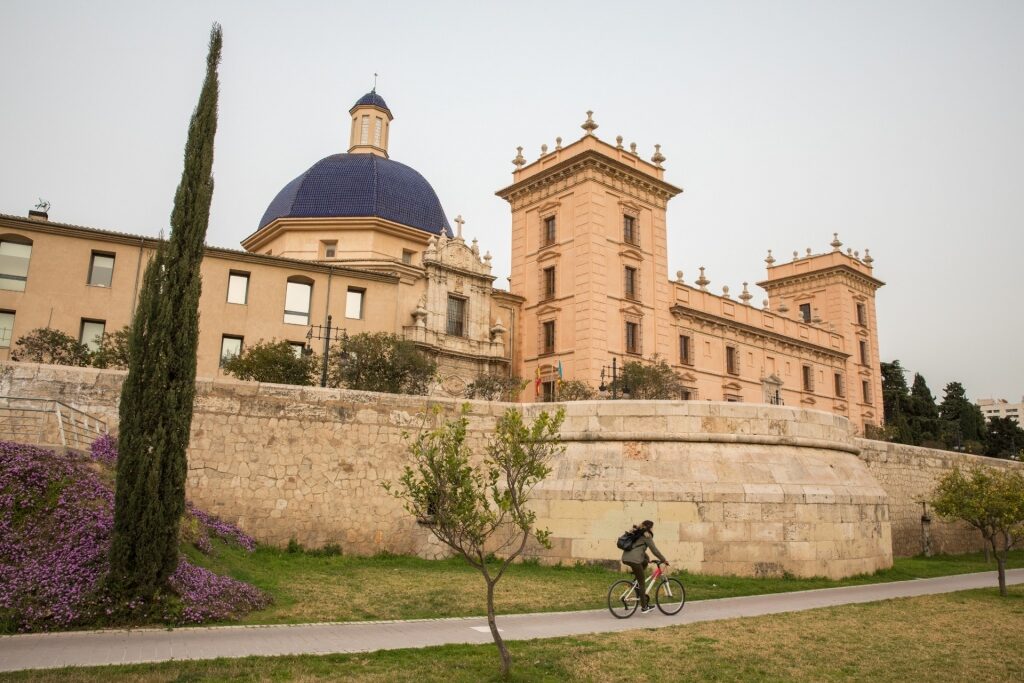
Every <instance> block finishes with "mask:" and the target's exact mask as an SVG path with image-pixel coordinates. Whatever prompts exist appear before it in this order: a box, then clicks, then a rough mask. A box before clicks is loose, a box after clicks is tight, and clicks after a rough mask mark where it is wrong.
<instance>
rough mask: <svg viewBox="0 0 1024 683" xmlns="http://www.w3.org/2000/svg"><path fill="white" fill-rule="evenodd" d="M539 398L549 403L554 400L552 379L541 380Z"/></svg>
mask: <svg viewBox="0 0 1024 683" xmlns="http://www.w3.org/2000/svg"><path fill="white" fill-rule="evenodd" d="M540 387H541V392H542V393H541V400H542V401H544V402H545V403H551V402H552V401H554V400H555V382H554V381H553V380H551V381H547V382H541V383H540Z"/></svg>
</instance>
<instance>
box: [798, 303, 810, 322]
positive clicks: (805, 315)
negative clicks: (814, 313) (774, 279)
mask: <svg viewBox="0 0 1024 683" xmlns="http://www.w3.org/2000/svg"><path fill="white" fill-rule="evenodd" d="M800 319H801V320H803V321H804V322H805V323H809V322H811V305H810V304H800Z"/></svg>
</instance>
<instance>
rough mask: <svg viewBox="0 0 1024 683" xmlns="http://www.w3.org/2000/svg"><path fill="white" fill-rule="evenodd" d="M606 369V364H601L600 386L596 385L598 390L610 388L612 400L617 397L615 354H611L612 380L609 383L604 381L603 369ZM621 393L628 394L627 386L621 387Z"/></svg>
mask: <svg viewBox="0 0 1024 683" xmlns="http://www.w3.org/2000/svg"><path fill="white" fill-rule="evenodd" d="M607 369H608V366H607V365H605V366H603V367H602V368H601V386H599V387H598V390H599V391H608V390H609V389H611V392H612V400H613V401H614V400H616V399H617V398H618V396H617V395H616V394H617V392H618V390H619V381H618V380H619V368H618V358H616V357H615V356H612V381H611V384H606V383H605V381H604V373H605V371H606V370H607ZM622 393H623V394H628V393H629V387H622Z"/></svg>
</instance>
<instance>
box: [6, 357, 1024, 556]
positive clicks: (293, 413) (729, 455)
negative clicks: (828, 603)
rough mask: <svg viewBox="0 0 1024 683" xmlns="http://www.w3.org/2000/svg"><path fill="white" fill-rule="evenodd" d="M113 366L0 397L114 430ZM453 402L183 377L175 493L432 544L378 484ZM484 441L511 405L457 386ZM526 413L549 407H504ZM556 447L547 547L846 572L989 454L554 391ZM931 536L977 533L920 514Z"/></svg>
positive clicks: (770, 411)
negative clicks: (559, 446) (191, 406)
mask: <svg viewBox="0 0 1024 683" xmlns="http://www.w3.org/2000/svg"><path fill="white" fill-rule="evenodd" d="M123 377H124V373H123V372H120V371H116V370H97V369H94V368H68V367H58V366H47V365H35V364H25V363H0V396H24V397H36V398H51V399H56V400H60V401H62V402H64V403H67V404H69V405H71V406H74V407H76V408H78V409H80V410H84V411H86V412H88V413H90V414H92V415H94V416H96V417H99V418H100V419H103V420H105V421H106V422H107V424H108V426H109V427H110V429H111V430H114V431H116V428H117V422H118V415H117V412H118V401H119V394H120V387H121V383H122V381H123ZM462 403H463V402H462V401H457V400H435V399H428V398H425V397H414V396H395V395H387V394H372V393H365V392H352V391H343V390H337V389H319V388H309V387H307V388H300V387H285V386H279V385H261V384H254V383H241V382H231V381H220V380H218V381H205V380H203V381H200V382H198V383H197V395H196V403H195V416H194V419H193V432H192V441H191V446H190V449H189V473H188V495H189V498H190V499H191V500H193V501H194V502H195V503H196V504H198V505H199V506H200V507H203V508H205V509H207V510H209V511H210V512H213V513H215V514H218V515H220V516H221V517H223V518H224V519H226V520H229V521H232V522H236V523H238V524H239V525H240V526H242V528H244V529H246V530H247V531H248V532H249V533H251V534H253V535H254V536H256V537H257V538H258V539H259V540H260V541H263V542H266V543H274V544H282V545H283V544H285V543H287V542H288V540H289V539H292V538H295V539H296V540H298V541H299V542H301V543H303V544H304V545H307V546H310V547H316V546H320V545H324V544H327V543H338V544H340V545H341V546H342V547H343V549H344V551H345V552H347V553H352V554H362V555H365V554H372V553H375V552H377V551H379V550H389V551H392V552H401V553H415V554H419V555H422V556H426V557H436V556H439V555H441V554H443V553H444V549H443V548H441V547H439V546H438V544H437V543H436V541H434V540H433V538H432V536H431V535H430V533H429V530H428V529H427V528H425V527H423V526H422V525H420V524H418V523H417V522H416V521H415V520H413V519H412V518H411V517H410V516H409V515H408V514H407V513H406V512H405V511H404V510H403V509H402V506H401V504H400V503H399V502H398V501H396V500H394V499H392V498H389V497H388V496H387V495H386V494H385V492H384V491H383V490H382V489H381V487H380V482H381V481H382V480H396V479H397V478H398V477H399V476H400V474H401V472H402V468H403V467H404V465H405V462H406V456H405V453H406V447H405V443H404V441H403V435H404V434H405V433H408V432H412V431H415V430H416V429H418V428H419V427H420V425H421V424H422V420H423V417H422V416H423V415H424V414H425V413H427V412H428V410H429V408H430V407H431V406H433V405H438V406H440V407H441V410H442V412H443V414H444V415H448V416H451V415H454V414H456V412H457V411H458V409H459V406H460V405H461V404H462ZM470 406H471V408H470V415H469V422H470V424H469V438H470V441H471V443H472V444H473V445H474V446H481V445H482V444H483V443H484V441H485V439H486V438H487V437H488V436H489V434H491V433H492V432H493V429H494V424H495V421H496V419H497V417H498V416H499V415H500V414H501V412H502V411H503V410H505V409H507V408H508V407H509V404H499V403H485V402H471V403H470ZM518 407H519V408H520V409H522V410H523V411H524V413H525V414H526V415H527V416H531V415H535V414H536V413H537V412H539V411H540V410H543V409H545V408H549V409H550V407H551V406H546V405H543V404H524V405H520V406H518ZM566 411H567V417H566V422H565V425H564V426H563V434H562V436H563V442H564V444H565V447H566V448H565V453H564V455H563V456H561V457H560V458H558V460H557V461H556V462H555V463H553V465H554V471H553V473H552V475H551V477H549V478H548V479H547V480H546V481H545V482H544V483H543V484H542V485H541V486H539V487H538V489H537V490H536V491H535V494H534V500H535V506H536V510H537V512H538V514H539V517H540V522H541V524H543V525H545V526H547V527H548V528H550V529H551V531H552V535H553V548H552V549H551V550H550V551H548V550H543V549H540V548H531V552H534V553H535V554H537V555H538V556H540V557H542V558H543V559H544V560H545V561H557V560H562V561H573V560H586V561H608V562H615V561H616V560H617V559H618V557H619V552H618V551H617V550H616V548H615V545H614V539H615V537H616V536H618V534H619V533H621V532H622V530H624V529H625V528H626V527H627V526H628V525H630V524H632V523H635V522H638V521H640V520H643V519H648V518H649V519H652V520H655V522H656V527H655V530H656V540H657V541H658V544H659V546H660V547H661V548H662V550H663V551H664V552H665V554H666V555H667V556H668V557H669V559H670V560H672V561H673V562H674V563H676V564H678V565H681V566H684V567H686V568H688V569H691V570H693V571H703V572H716V573H733V574H753V575H774V574H779V573H782V572H790V573H792V574H796V575H813V574H825V575H829V576H845V575H849V574H853V573H858V572H868V571H873V570H875V569H877V568H880V567H885V566H888V565H889V563H890V562H891V558H892V556H893V554H894V553H895V554H898V555H909V554H916V553H918V552H920V503H918V502H917V501H918V500H920V499H921V498H923V497H924V496H926V495H927V494H928V493H929V492H930V491H931V488H932V487H933V486H934V481H935V480H936V478H937V477H938V476H940V475H941V474H942V473H943V472H945V471H948V470H949V469H951V468H952V467H953V466H954V465H955V464H962V465H964V464H969V463H972V462H975V461H977V462H985V463H986V464H990V465H994V466H1019V465H1014V464H1007V463H1005V462H1003V461H992V460H991V459H988V458H975V457H973V456H965V455H961V454H956V453H948V452H943V451H934V450H929V449H922V448H913V447H907V446H899V445H895V444H885V443H878V442H872V441H866V440H861V439H854V438H853V437H852V436H851V432H852V430H851V427H850V425H849V423H848V422H847V421H846V420H845V418H842V417H837V416H834V415H832V414H829V413H822V412H816V411H806V410H800V409H795V408H787V407H781V406H767V405H754V404H735V403H711V402H700V401H690V402H671V401H665V402H629V401H595V402H579V403H570V404H566ZM932 529H933V536H934V538H935V541H934V543H933V548H934V549H935V550H936V551H944V552H959V551H961V550H968V549H973V548H976V547H977V543H976V541H977V537H976V536H975V535H974V534H973V532H970V531H969V530H965V529H964V528H963V527H956V526H952V525H943V524H942V523H941V522H939V521H938V520H936V521H935V522H933V524H932Z"/></svg>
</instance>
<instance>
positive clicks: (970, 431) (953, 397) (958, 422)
mask: <svg viewBox="0 0 1024 683" xmlns="http://www.w3.org/2000/svg"><path fill="white" fill-rule="evenodd" d="M939 417H940V419H941V420H942V424H943V428H944V432H945V439H946V446H947V447H948V448H959V449H964V450H967V451H968V452H971V453H980V452H981V450H982V444H983V443H984V441H985V416H984V415H983V414H982V412H981V408H979V407H978V406H976V405H974V404H973V403H971V402H970V401H969V400H968V399H967V392H966V391H965V390H964V386H963V385H962V384H961V383H960V382H950V383H949V384H947V385H946V389H945V396H944V397H943V399H942V403H941V404H940V405H939Z"/></svg>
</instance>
